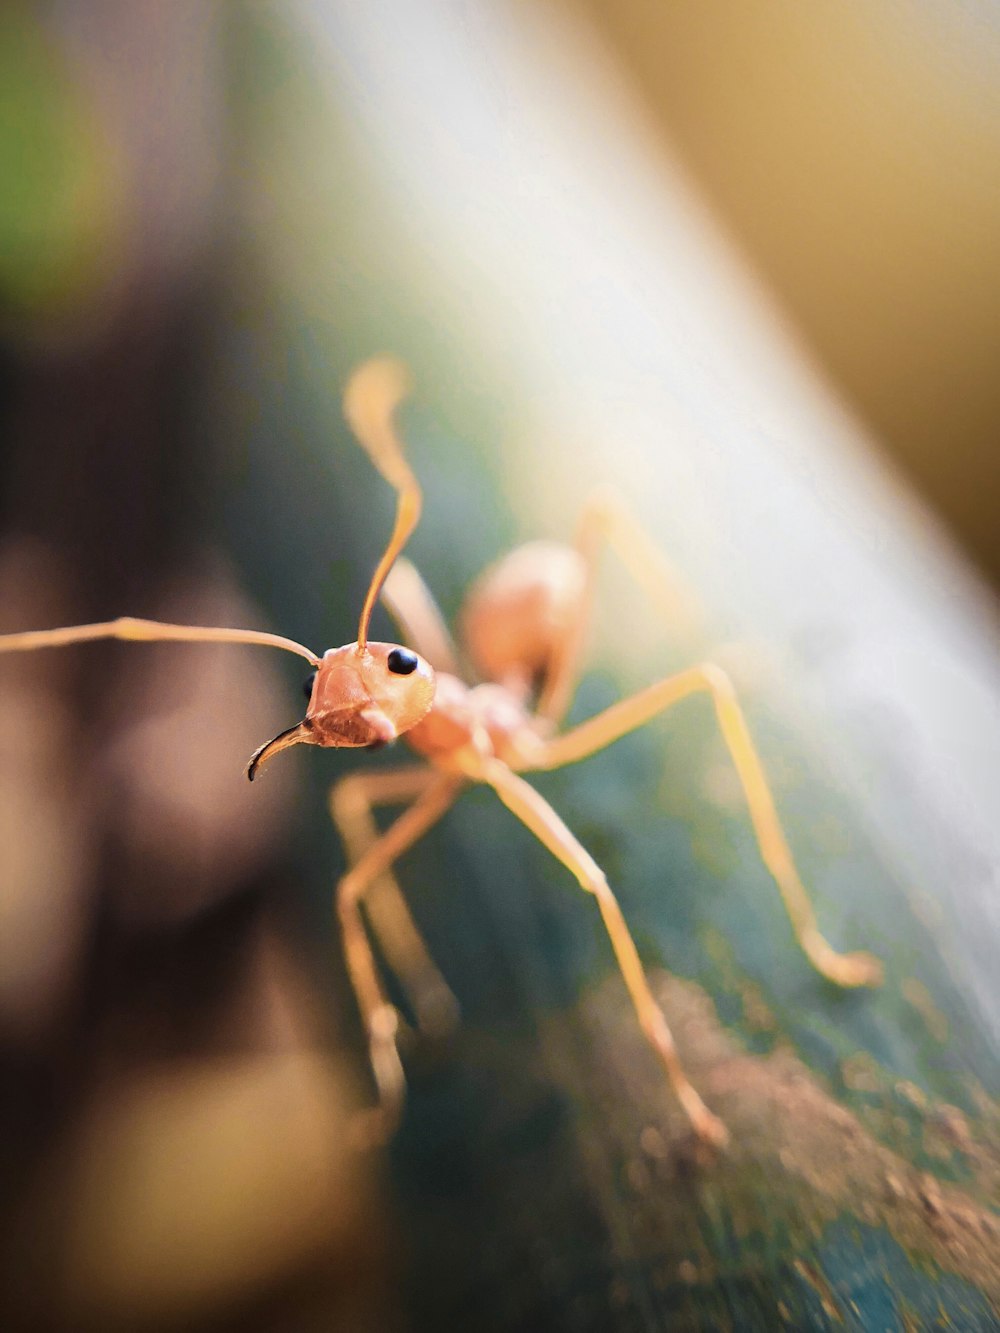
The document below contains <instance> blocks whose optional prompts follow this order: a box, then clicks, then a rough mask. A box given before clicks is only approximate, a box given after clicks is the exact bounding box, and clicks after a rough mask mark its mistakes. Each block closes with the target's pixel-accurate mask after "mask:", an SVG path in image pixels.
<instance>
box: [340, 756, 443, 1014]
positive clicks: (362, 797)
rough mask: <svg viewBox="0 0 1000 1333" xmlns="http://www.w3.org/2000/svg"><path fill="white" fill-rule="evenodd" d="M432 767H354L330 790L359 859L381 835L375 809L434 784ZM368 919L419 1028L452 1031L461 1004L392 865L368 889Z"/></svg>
mask: <svg viewBox="0 0 1000 1333" xmlns="http://www.w3.org/2000/svg"><path fill="white" fill-rule="evenodd" d="M434 780H435V774H434V771H433V769H430V768H427V767H424V766H422V765H421V766H416V767H412V768H401V769H392V770H390V771H388V772H381V773H351V774H349V775H348V776H347V777H345V778H342V779H341V781H340V782H338V783H336V785H335V786H334V787H333V788H331V791H330V815H331V818H332V819H333V822H334V824H335V825H336V826H337V830H338V832H339V833H340V836H341V838H342V839H343V842H344V845H345V847H346V848H347V854H348V857H349V858H350V861H351V864H352V865H356V864H357V863H358V862H359V861H360V860H361V859H362V857H363V856H364V855H365V853H366V852H367V851H369V849H370V848H372V847H373V846H374V845H375V844H376V843H377V842H378V840H379V831H378V828H377V826H376V824H375V819H374V816H373V809H374V807H375V806H380V805H396V804H404V803H406V802H407V801H412V800H414V799H415V798H416V797H418V796H420V795H421V794H422V793H423V792H424V791H426V790H427V788H428V787H429V786H431V785H432V784H433V782H434ZM364 906H365V911H366V914H367V916H368V921H369V925H370V926H371V929H372V931H373V932H374V934H375V935H376V937H377V938H378V940H379V941H380V943H381V945H382V949H383V950H384V952H385V956H386V959H387V961H388V963H389V966H390V967H391V968H392V970H393V971H394V972H395V974H396V976H397V977H398V978H399V981H400V984H401V985H402V987H403V990H404V991H405V992H406V995H407V997H408V999H409V1001H410V1003H411V1005H412V1007H413V1012H414V1013H415V1015H416V1018H417V1025H418V1027H419V1028H420V1030H421V1032H423V1033H425V1034H427V1035H430V1036H441V1035H443V1034H444V1033H446V1032H449V1031H451V1029H452V1028H453V1027H454V1025H455V1021H456V1019H457V1016H458V1004H457V1002H456V1000H455V997H454V995H452V993H451V991H450V990H449V988H448V985H447V983H446V981H445V979H444V977H442V975H441V973H440V972H439V971H438V968H437V966H436V965H435V963H434V960H433V959H432V958H431V956H430V954H429V953H428V950H427V946H426V944H425V943H424V941H423V938H422V937H421V934H420V931H419V930H418V929H417V926H416V923H415V922H414V920H413V917H412V915H411V914H410V910H409V908H408V907H407V905H406V899H405V898H404V897H403V893H402V890H401V889H400V887H399V884H398V883H397V882H396V878H395V876H394V875H393V873H392V871H391V870H386V871H384V872H383V873H382V874H381V875H378V876H377V877H376V878H374V879H373V880H372V881H371V883H370V884H369V886H368V889H367V892H366V893H365V895H364Z"/></svg>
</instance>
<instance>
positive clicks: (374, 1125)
mask: <svg viewBox="0 0 1000 1333" xmlns="http://www.w3.org/2000/svg"><path fill="white" fill-rule="evenodd" d="M460 786H461V779H460V778H456V777H453V776H452V775H451V774H443V775H441V776H438V777H437V778H436V780H435V781H433V782H432V783H431V785H429V786H428V787H426V788H425V789H424V791H423V792H422V793H421V794H420V795H419V796H418V797H417V799H416V800H415V801H414V803H413V804H412V805H411V806H410V807H409V809H407V810H405V811H404V812H403V814H401V815H400V816H399V818H398V819H397V820H396V821H395V823H394V824H391V825H390V827H389V828H388V829H387V830H386V832H385V833H383V834H382V835H381V836H380V837H379V838H378V840H377V841H376V842H374V843H372V845H371V846H370V847H368V848H367V850H366V851H365V852H364V853H363V854H362V856H361V858H360V859H359V860H358V862H357V863H356V864H355V865H353V866H352V867H351V868H350V870H348V872H347V874H346V875H344V876H343V878H342V879H341V881H340V883H339V884H338V885H337V890H336V904H337V913H338V916H339V918H340V928H341V932H342V935H343V940H344V956H345V958H346V961H347V970H348V973H349V974H350V978H351V984H352V985H353V987H354V993H355V996H356V997H357V1001H358V1008H359V1009H360V1011H361V1018H362V1021H363V1022H364V1025H365V1031H366V1033H367V1035H368V1051H369V1058H370V1060H371V1067H372V1073H373V1074H374V1076H375V1085H376V1088H377V1090H378V1104H377V1106H374V1107H372V1108H371V1109H370V1110H368V1111H365V1112H363V1113H362V1115H361V1117H360V1119H359V1124H358V1126H357V1139H358V1145H359V1146H360V1147H371V1146H374V1145H375V1144H378V1143H382V1142H384V1141H385V1140H386V1139H387V1138H388V1137H389V1135H390V1134H391V1133H392V1131H393V1130H394V1129H395V1127H396V1125H397V1124H398V1122H399V1117H400V1114H401V1112H402V1108H403V1097H404V1093H405V1088H406V1080H405V1078H404V1076H403V1066H402V1064H401V1063H400V1059H399V1051H398V1050H397V1047H396V1033H397V1029H398V1022H399V1018H398V1015H397V1013H396V1009H395V1008H394V1006H393V1005H391V1004H390V1003H389V1001H388V999H387V997H386V995H385V992H384V990H383V988H382V983H381V982H380V980H379V976H378V969H377V968H376V966H375V958H374V955H373V954H372V950H371V945H370V944H369V942H368V937H367V935H366V934H365V928H364V923H363V921H362V919H361V912H360V910H359V904H360V901H361V898H362V897H363V896H364V894H365V892H366V890H367V889H368V886H369V885H370V884H371V883H373V881H375V880H377V879H378V877H379V876H380V875H382V874H384V873H385V871H387V870H388V869H389V867H390V866H391V865H392V863H393V862H394V861H395V860H396V859H397V858H398V857H399V856H401V855H402V854H403V852H405V851H406V850H407V848H408V847H411V846H412V845H413V843H415V842H416V841H417V840H418V838H421V837H422V836H423V835H424V834H425V833H426V832H427V830H428V829H429V828H430V827H431V826H432V825H433V824H434V823H435V822H436V821H437V820H438V819H440V817H441V816H442V815H443V814H444V812H445V811H446V810H447V809H448V807H449V806H450V805H451V804H452V802H453V801H454V799H455V796H456V795H457V793H458V790H459V787H460Z"/></svg>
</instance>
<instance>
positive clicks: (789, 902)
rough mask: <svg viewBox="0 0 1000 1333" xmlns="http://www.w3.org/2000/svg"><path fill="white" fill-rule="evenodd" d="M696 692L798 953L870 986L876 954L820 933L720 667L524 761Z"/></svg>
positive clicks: (664, 687) (847, 982) (704, 668)
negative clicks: (716, 733) (718, 734)
mask: <svg viewBox="0 0 1000 1333" xmlns="http://www.w3.org/2000/svg"><path fill="white" fill-rule="evenodd" d="M697 693H705V694H708V695H709V696H710V698H711V700H712V703H713V704H714V706H715V714H716V717H717V719H718V722H719V728H720V730H721V731H722V735H723V738H724V739H725V742H726V745H727V747H728V749H729V754H730V756H731V758H732V761H733V764H734V766H735V768H736V772H737V774H738V776H739V779H740V784H741V786H742V788H743V794H744V796H745V797H746V801H747V805H748V807H749V811H750V818H751V821H752V823H753V829H754V833H755V835H756V838H757V845H758V847H759V848H760V853H761V856H762V858H763V860H764V864H765V865H766V866H767V868H768V870H770V872H771V874H772V875H773V876H774V880H775V882H776V884H777V886H778V890H779V892H780V894H781V897H782V901H783V902H784V904H785V910H786V911H787V912H788V917H789V920H790V921H791V923H792V929H793V930H794V932H795V937H796V939H797V940H798V942H799V944H800V946H801V948H802V951H803V952H804V953H805V955H806V957H807V958H808V959H809V961H810V962H811V963H812V965H813V967H814V968H815V969H816V971H817V972H819V973H820V974H821V975H822V976H824V977H826V978H827V979H828V980H829V981H833V982H835V983H836V984H837V985H838V986H877V985H878V984H879V983H880V982H881V980H882V965H881V963H880V962H879V961H878V959H877V958H874V957H873V956H872V955H871V954H869V953H864V952H858V953H846V954H845V953H838V952H837V950H836V949H834V948H833V947H832V946H831V945H830V944H829V943H828V942H827V941H826V940H825V939H824V938H823V936H822V935H821V934H820V931H819V927H818V925H817V922H816V912H815V909H814V908H813V905H812V903H811V902H810V900H809V895H808V894H807V893H806V890H805V887H804V885H803V883H802V880H801V879H800V877H799V872H798V870H797V869H796V866H795V861H794V860H793V858H792V853H791V850H790V849H789V846H788V842H787V840H786V838H785V835H784V832H783V830H782V827H781V823H780V821H779V819H778V812H777V810H776V809H775V805H774V798H773V796H772V795H771V789H770V786H769V785H768V781H767V778H766V776H765V774H764V768H763V765H762V764H761V762H760V758H759V757H758V755H757V750H756V747H755V746H754V743H753V740H752V739H751V736H750V731H749V728H748V727H747V724H746V719H745V718H744V716H743V710H742V709H741V708H740V705H739V701H738V699H737V696H736V691H735V689H734V688H733V684H732V681H731V680H730V679H729V677H728V676H727V675H726V673H725V672H724V671H722V670H721V668H719V667H717V666H715V665H713V664H712V663H704V664H703V665H701V666H697V667H692V668H690V670H688V671H681V672H678V673H677V675H674V676H668V677H667V678H666V679H665V680H661V681H660V682H659V683H658V684H655V685H650V686H649V687H648V688H647V689H645V690H640V691H639V693H638V694H635V695H633V696H632V697H631V698H630V699H624V700H622V702H621V703H618V704H613V705H612V707H610V708H608V709H606V710H605V711H604V712H603V713H599V714H598V715H597V717H594V718H591V719H590V721H589V722H583V723H581V724H580V726H578V727H574V728H573V729H572V730H571V731H568V732H567V733H566V734H565V735H564V736H557V737H555V738H554V739H552V740H550V741H547V742H545V743H543V745H542V747H541V749H540V751H539V753H538V754H537V755H536V756H534V757H533V760H532V765H531V766H532V768H536V769H553V768H561V767H562V766H563V765H564V764H572V763H575V762H576V761H577V760H580V759H585V758H586V757H587V756H588V755H591V754H594V753H595V751H597V750H603V749H604V747H605V746H607V745H610V744H612V742H613V741H616V740H618V739H619V738H620V737H622V736H624V735H625V734H626V733H627V732H630V731H635V730H636V729H637V728H638V727H641V726H644V725H645V724H646V723H647V722H649V721H651V720H652V719H653V718H654V717H656V716H657V714H659V713H663V712H665V711H666V710H667V709H669V708H672V707H673V706H674V704H677V703H679V702H680V701H681V700H682V699H686V698H687V697H688V696H689V695H692V694H697Z"/></svg>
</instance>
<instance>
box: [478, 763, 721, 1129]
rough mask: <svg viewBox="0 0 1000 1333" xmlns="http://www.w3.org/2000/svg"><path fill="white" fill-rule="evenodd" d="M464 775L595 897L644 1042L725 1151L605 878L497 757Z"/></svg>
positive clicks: (694, 1121) (695, 1122)
mask: <svg viewBox="0 0 1000 1333" xmlns="http://www.w3.org/2000/svg"><path fill="white" fill-rule="evenodd" d="M464 771H465V772H466V775H467V776H469V777H472V778H474V779H475V780H476V781H479V782H485V783H487V784H488V785H489V786H491V787H492V788H493V790H494V791H495V792H496V794H497V795H498V796H499V797H500V799H501V801H503V803H504V805H505V806H506V807H507V809H508V810H510V811H511V812H512V813H513V814H515V815H516V816H517V818H518V819H520V821H521V822H522V823H523V824H524V825H525V826H526V827H527V828H528V829H530V831H531V832H532V833H533V834H534V835H535V837H536V838H537V839H538V840H539V842H541V843H542V845H543V846H545V847H547V848H548V850H549V851H550V852H551V853H552V855H553V856H554V857H555V858H556V859H557V860H558V861H561V862H562V864H563V865H564V866H565V867H566V869H567V870H569V871H570V873H571V874H572V875H573V876H574V878H575V879H576V881H577V883H578V884H579V885H580V887H581V888H582V889H583V890H585V892H587V893H591V894H593V896H594V897H595V898H596V900H597V905H598V907H599V909H600V912H601V917H602V919H603V921H604V926H605V929H606V930H607V932H608V937H609V938H610V940H611V946H612V948H613V949H614V953H615V958H616V959H617V962H618V967H619V969H620V971H621V974H622V977H623V979H624V981H625V985H626V987H627V989H628V993H629V996H630V998H631V1000H632V1004H633V1006H634V1008H635V1011H636V1014H637V1016H638V1018H639V1023H640V1026H641V1028H642V1031H643V1034H644V1036H645V1037H646V1040H647V1041H648V1042H649V1044H650V1046H652V1048H653V1050H654V1051H655V1052H656V1054H657V1055H658V1056H659V1058H660V1060H661V1062H662V1064H663V1067H664V1069H665V1070H666V1073H667V1077H668V1078H669V1080H670V1085H671V1087H672V1088H673V1090H674V1092H675V1094H676V1095H677V1099H678V1101H679V1102H680V1104H681V1106H682V1107H683V1108H684V1111H685V1113H686V1115H687V1117H688V1120H689V1121H690V1122H691V1127H692V1128H693V1129H694V1131H695V1133H696V1134H697V1135H698V1137H699V1138H700V1139H702V1140H703V1142H705V1143H708V1144H711V1145H712V1146H713V1147H717V1148H719V1147H723V1146H724V1145H725V1144H726V1143H727V1142H728V1139H729V1134H728V1131H727V1130H726V1127H725V1125H724V1124H723V1123H722V1121H721V1120H720V1119H719V1118H718V1116H716V1115H714V1114H713V1113H712V1112H711V1111H710V1110H709V1109H708V1107H707V1106H706V1105H705V1103H704V1102H703V1101H702V1099H701V1097H700V1096H699V1094H698V1092H697V1090H696V1088H695V1087H694V1084H693V1083H692V1082H691V1080H690V1079H689V1078H688V1076H687V1074H686V1073H685V1072H684V1066H683V1065H682V1064H681V1060H680V1056H679V1055H678V1054H677V1047H676V1046H675V1044H674V1038H673V1034H672V1033H671V1031H670V1027H669V1025H668V1024H667V1020H666V1018H665V1017H664V1014H663V1010H662V1009H661V1008H660V1006H659V1005H658V1004H657V1003H656V1000H655V999H654V998H653V993H652V991H651V990H650V987H649V981H648V980H647V978H646V973H645V971H644V969H643V966H642V962H641V960H640V958H639V953H638V950H637V949H636V947H635V941H634V940H633V939H632V935H631V933H630V931H629V928H628V926H627V924H626V922H625V918H624V916H623V915H622V910H621V907H620V906H619V904H618V899H617V898H616V897H615V895H614V894H613V893H612V891H611V888H610V886H609V884H608V880H607V876H606V875H605V874H604V871H603V870H602V869H601V868H600V866H599V865H598V864H597V862H596V861H595V860H594V859H593V857H592V856H591V855H590V853H589V852H588V851H587V850H586V849H585V848H584V847H583V846H582V845H581V844H580V843H579V842H578V841H577V839H576V838H575V837H574V836H573V834H572V833H571V832H570V831H569V829H568V828H567V827H566V825H565V824H564V823H563V821H562V820H561V819H560V818H559V816H558V815H557V814H556V812H555V811H554V810H553V809H552V807H551V806H550V805H549V803H548V802H547V801H546V800H545V799H544V798H543V797H542V796H540V795H539V793H538V792H537V791H535V789H534V787H532V786H530V784H529V783H527V782H525V781H524V779H523V778H521V777H519V776H518V775H517V774H516V773H514V772H513V771H512V770H511V769H510V768H508V767H507V765H506V764H503V763H501V762H500V761H499V760H497V759H471V758H469V759H468V760H467V763H466V766H465V770H464Z"/></svg>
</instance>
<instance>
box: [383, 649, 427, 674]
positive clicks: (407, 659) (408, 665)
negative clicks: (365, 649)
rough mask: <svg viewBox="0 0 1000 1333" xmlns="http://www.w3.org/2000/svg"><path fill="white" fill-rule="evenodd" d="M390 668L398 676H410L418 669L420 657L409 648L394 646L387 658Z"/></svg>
mask: <svg viewBox="0 0 1000 1333" xmlns="http://www.w3.org/2000/svg"><path fill="white" fill-rule="evenodd" d="M386 661H387V663H388V666H389V670H390V671H391V672H392V673H393V674H394V675H396V676H408V675H410V674H411V672H413V671H416V669H417V664H418V662H419V661H420V659H419V658H418V657H417V655H416V653H411V652H410V650H409V648H393V650H392V652H391V653H390V654H389V656H388V657H387V658H386Z"/></svg>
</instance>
